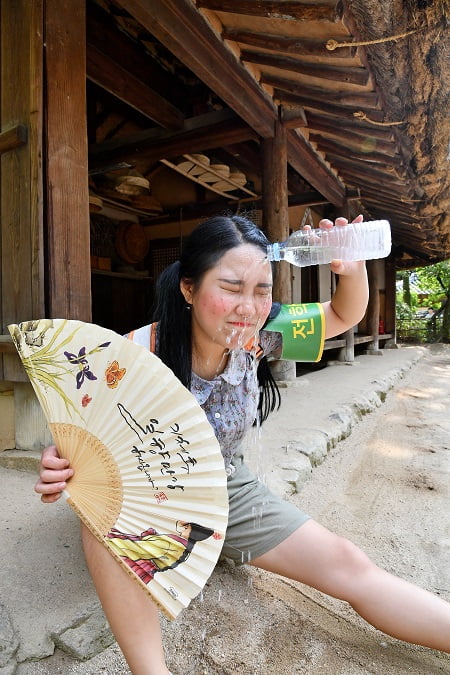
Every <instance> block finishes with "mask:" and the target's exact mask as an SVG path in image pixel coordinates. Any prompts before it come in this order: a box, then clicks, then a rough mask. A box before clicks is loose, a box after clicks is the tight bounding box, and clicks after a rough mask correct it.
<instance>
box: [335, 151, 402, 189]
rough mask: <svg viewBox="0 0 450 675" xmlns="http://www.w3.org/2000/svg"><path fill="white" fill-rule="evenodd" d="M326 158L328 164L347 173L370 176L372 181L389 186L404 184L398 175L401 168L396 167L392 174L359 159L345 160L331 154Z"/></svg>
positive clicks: (340, 156)
mask: <svg viewBox="0 0 450 675" xmlns="http://www.w3.org/2000/svg"><path fill="white" fill-rule="evenodd" d="M327 157H328V159H329V162H330V164H334V165H335V166H338V167H342V168H347V169H348V170H349V171H353V172H354V173H355V174H360V173H361V172H362V173H363V174H364V175H365V176H372V178H373V179H374V180H381V181H382V180H386V181H387V182H388V183H390V184H391V185H395V184H398V185H403V184H404V180H403V176H401V175H399V174H400V173H401V169H402V167H397V168H396V169H395V171H392V172H389V171H387V170H386V171H381V170H380V167H379V165H377V166H373V167H372V166H369V165H368V164H367V163H365V162H363V161H361V160H360V159H350V158H349V159H347V158H346V157H342V155H337V154H335V153H331V152H328V153H327Z"/></svg>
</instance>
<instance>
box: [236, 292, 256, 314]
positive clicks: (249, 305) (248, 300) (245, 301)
mask: <svg viewBox="0 0 450 675" xmlns="http://www.w3.org/2000/svg"><path fill="white" fill-rule="evenodd" d="M236 310H237V312H238V314H240V315H241V316H252V315H253V314H254V313H255V301H254V299H253V297H250V296H241V297H240V299H239V303H238V305H237V308H236Z"/></svg>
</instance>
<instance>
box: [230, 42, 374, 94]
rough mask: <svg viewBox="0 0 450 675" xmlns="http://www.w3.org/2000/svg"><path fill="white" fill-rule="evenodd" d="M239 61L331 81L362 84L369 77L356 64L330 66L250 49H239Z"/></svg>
mask: <svg viewBox="0 0 450 675" xmlns="http://www.w3.org/2000/svg"><path fill="white" fill-rule="evenodd" d="M241 61H244V62H247V63H256V64H257V65H259V66H270V67H272V68H278V69H279V70H282V71H283V72H285V73H289V72H292V73H300V74H302V75H308V76H310V77H316V78H320V79H322V80H330V81H331V82H345V83H351V84H360V85H362V86H363V85H366V84H367V81H368V79H369V73H368V72H367V70H365V68H358V67H357V66H332V65H329V64H326V63H310V62H308V61H301V60H299V59H294V58H292V57H290V56H283V55H279V54H267V53H265V52H255V51H251V50H250V49H243V50H242V51H241Z"/></svg>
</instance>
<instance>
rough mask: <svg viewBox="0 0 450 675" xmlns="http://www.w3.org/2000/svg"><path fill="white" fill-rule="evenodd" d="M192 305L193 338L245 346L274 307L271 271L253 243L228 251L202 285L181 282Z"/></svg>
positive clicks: (205, 341)
mask: <svg viewBox="0 0 450 675" xmlns="http://www.w3.org/2000/svg"><path fill="white" fill-rule="evenodd" d="M181 290H182V292H183V295H184V297H185V299H186V301H187V302H188V303H190V304H191V305H192V308H191V312H192V331H193V340H194V341H195V342H196V343H197V344H202V345H204V346H206V345H207V344H210V345H212V344H214V345H218V346H220V347H221V348H225V349H235V348H236V347H243V346H244V345H245V344H246V343H247V342H248V341H249V340H250V339H251V338H252V337H254V336H255V335H256V334H257V332H258V330H259V329H260V328H261V326H262V325H263V324H264V322H265V320H266V319H267V317H268V315H269V312H270V309H271V306H272V270H271V266H270V263H269V262H268V261H267V259H265V256H264V253H263V251H262V250H261V249H260V248H258V247H257V246H254V245H253V244H242V245H240V246H237V247H236V248H233V249H231V250H229V251H228V252H227V253H225V255H224V256H223V257H222V258H221V259H220V260H219V262H218V263H217V264H216V265H215V266H214V267H212V268H211V269H210V270H209V271H208V272H206V274H205V275H204V276H203V278H202V281H201V283H200V285H199V286H196V287H195V286H193V285H192V284H189V283H187V282H185V281H184V282H183V281H182V282H181Z"/></svg>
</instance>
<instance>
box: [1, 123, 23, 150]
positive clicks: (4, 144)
mask: <svg viewBox="0 0 450 675" xmlns="http://www.w3.org/2000/svg"><path fill="white" fill-rule="evenodd" d="M27 139H28V129H27V127H26V125H25V124H17V125H16V126H15V127H11V128H10V129H7V130H6V131H2V132H1V133H0V155H2V154H3V153H4V152H10V150H14V149H15V148H20V146H21V145H25V144H26V142H27Z"/></svg>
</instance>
